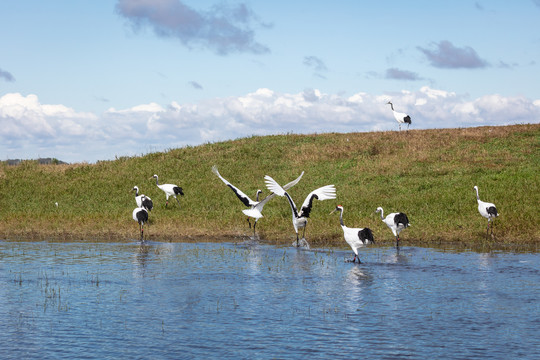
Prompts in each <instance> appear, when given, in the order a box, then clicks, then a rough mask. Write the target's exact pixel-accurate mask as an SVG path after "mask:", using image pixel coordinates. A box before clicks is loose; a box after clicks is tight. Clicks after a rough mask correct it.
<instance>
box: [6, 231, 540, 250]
mask: <svg viewBox="0 0 540 360" xmlns="http://www.w3.org/2000/svg"><path fill="white" fill-rule="evenodd" d="M0 234H1V235H0V241H3V242H51V243H57V242H65V243H89V242H96V243H131V242H140V239H139V238H138V237H137V236H133V235H137V234H136V233H135V232H130V233H129V234H126V233H123V232H113V231H109V232H94V233H92V232H86V233H81V232H78V233H75V232H66V231H64V232H62V233H51V232H38V231H28V232H2V233H0ZM265 235H269V236H265ZM289 237H290V238H287V239H285V240H284V239H279V238H277V237H276V236H273V235H272V234H263V235H262V236H261V235H260V234H257V238H256V239H254V238H253V235H248V234H247V233H244V234H241V233H236V234H233V233H222V234H208V233H205V234H195V233H191V234H186V233H182V234H180V233H178V234H173V235H171V234H167V235H165V234H160V233H157V234H151V235H149V236H145V241H147V242H161V243H235V244H236V243H243V242H246V241H255V242H256V243H261V244H266V245H272V246H278V247H288V246H291V247H292V245H291V244H292V242H293V241H294V240H295V239H294V238H293V237H292V236H289ZM307 241H308V243H309V244H310V249H311V250H315V249H319V250H322V249H340V250H347V249H348V250H350V247H349V246H348V244H347V243H346V242H345V240H344V239H343V238H336V237H332V238H328V237H324V236H312V237H309V238H308V239H307ZM401 245H402V246H401V248H407V247H421V248H433V249H439V250H443V251H458V252H462V251H473V252H480V253H491V252H499V251H502V252H511V253H538V252H540V246H539V243H538V241H536V240H534V239H532V240H531V241H528V242H523V241H520V242H512V241H500V240H498V239H496V238H495V239H473V238H471V239H469V240H459V241H458V240H452V239H442V238H439V239H432V240H418V239H408V238H405V237H402V238H401ZM372 247H375V248H388V247H394V241H393V239H386V238H385V239H381V240H378V241H377V242H376V243H375V244H373V245H369V246H368V247H366V248H372Z"/></svg>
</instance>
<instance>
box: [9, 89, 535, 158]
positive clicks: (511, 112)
mask: <svg viewBox="0 0 540 360" xmlns="http://www.w3.org/2000/svg"><path fill="white" fill-rule="evenodd" d="M388 100H392V102H393V103H394V106H395V109H396V110H397V111H401V112H406V113H408V114H409V115H410V116H411V118H412V125H411V128H412V129H425V128H437V127H467V126H477V125H505V124H515V123H539V122H540V100H530V99H527V98H524V97H504V96H502V95H497V94H493V95H486V96H483V97H480V98H477V99H472V100H471V99H468V98H467V97H466V96H465V95H458V94H456V93H453V92H448V91H444V90H438V89H432V88H430V87H427V86H424V87H421V88H420V89H419V90H418V91H415V92H413V91H401V92H399V93H393V94H377V95H373V94H368V93H365V92H359V93H357V94H353V95H350V96H347V97H345V96H339V95H335V94H326V93H324V92H322V91H320V90H318V89H308V90H304V91H303V92H300V93H293V94H290V93H279V92H276V91H273V90H271V89H265V88H262V89H258V90H257V91H255V92H252V93H248V94H246V95H244V96H240V97H226V98H214V99H208V100H205V101H201V102H199V103H196V104H190V103H185V104H179V103H178V102H174V101H173V102H171V103H170V104H168V105H166V106H162V105H159V104H156V103H149V104H141V105H137V106H133V107H131V108H128V109H121V110H116V109H114V108H111V109H109V110H108V111H106V112H104V113H103V114H100V115H95V114H89V113H80V112H76V111H75V110H73V109H71V108H68V107H66V106H63V105H47V104H41V103H40V102H39V100H38V98H37V96H35V95H28V96H26V97H25V96H22V95H21V94H6V95H4V96H3V97H1V98H0V124H1V126H0V140H1V141H2V145H0V150H1V152H0V156H2V157H4V158H13V157H16V158H28V157H30V158H31V157H37V155H38V154H37V153H35V152H38V151H39V155H41V156H52V157H56V158H59V159H61V160H64V161H69V162H74V161H96V160H100V159H101V160H103V159H111V158H114V157H115V156H116V155H140V154H142V153H146V152H149V151H156V150H165V149H170V148H174V147H179V146H184V145H188V144H189V145H196V144H201V143H205V142H209V141H221V140H227V139H235V138H238V137H245V136H251V135H267V134H284V133H288V132H294V133H322V132H354V131H376V130H396V129H397V123H396V122H395V120H394V118H393V116H392V112H391V110H390V107H389V105H387V104H386V103H387V101H388ZM33 143H37V145H31V144H33ZM29 144H30V146H29ZM60 150H61V151H62V152H61V153H57V152H55V153H52V154H51V153H50V152H53V151H60ZM32 151H34V153H33V152H32ZM92 151H93V152H92Z"/></svg>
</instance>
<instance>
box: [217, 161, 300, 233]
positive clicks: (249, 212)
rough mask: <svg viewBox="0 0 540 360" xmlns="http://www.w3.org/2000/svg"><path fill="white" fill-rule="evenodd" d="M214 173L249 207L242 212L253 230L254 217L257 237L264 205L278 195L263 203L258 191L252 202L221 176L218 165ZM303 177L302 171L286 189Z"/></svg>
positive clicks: (269, 196)
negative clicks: (258, 224) (251, 219)
mask: <svg viewBox="0 0 540 360" xmlns="http://www.w3.org/2000/svg"><path fill="white" fill-rule="evenodd" d="M212 172H213V173H214V174H215V175H216V176H217V177H218V178H220V179H221V181H223V182H224V183H225V185H227V186H228V187H229V188H230V189H231V190H232V191H233V192H234V193H235V195H236V196H237V197H238V199H240V201H241V202H242V203H243V204H244V205H245V206H248V207H249V209H244V210H242V212H243V213H244V214H245V215H246V216H247V217H248V218H247V221H248V224H249V227H250V228H251V222H250V221H249V218H250V217H252V218H254V219H255V223H254V224H253V236H255V226H257V221H259V219H260V218H262V217H263V215H262V210H263V207H264V205H266V203H267V202H268V201H270V199H272V198H273V197H274V196H276V194H274V193H272V194H270V195H268V196H266V197H265V198H264V199H262V200H261V201H259V194H260V193H261V192H262V191H261V190H257V194H256V197H257V200H256V201H253V200H251V198H250V197H249V196H247V195H246V194H245V193H244V192H242V190H240V189H239V188H237V187H236V186H234V185H233V184H231V183H230V182H228V181H227V180H226V179H225V178H224V177H223V176H221V174H220V173H219V171H218V168H217V166H216V165H214V166H213V167H212ZM302 176H304V172H303V171H302V173H301V174H300V176H299V177H297V178H296V179H294V180H293V181H291V182H290V183H288V184H287V185H285V186H284V187H285V188H286V189H290V188H292V187H293V186H294V185H296V184H297V183H298V182H299V181H300V179H301V178H302Z"/></svg>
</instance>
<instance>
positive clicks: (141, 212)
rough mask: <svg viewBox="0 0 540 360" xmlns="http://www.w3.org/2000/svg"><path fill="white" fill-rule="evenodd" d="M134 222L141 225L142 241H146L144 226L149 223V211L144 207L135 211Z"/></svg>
mask: <svg viewBox="0 0 540 360" xmlns="http://www.w3.org/2000/svg"><path fill="white" fill-rule="evenodd" d="M133 220H135V221H136V222H138V223H139V230H140V232H141V241H144V224H145V223H147V222H148V211H146V209H145V208H142V207H137V208H135V209H133Z"/></svg>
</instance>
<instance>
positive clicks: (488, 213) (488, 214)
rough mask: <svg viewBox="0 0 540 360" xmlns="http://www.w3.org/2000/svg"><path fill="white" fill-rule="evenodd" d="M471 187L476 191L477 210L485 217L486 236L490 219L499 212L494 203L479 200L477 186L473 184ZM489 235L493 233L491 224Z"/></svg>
mask: <svg viewBox="0 0 540 360" xmlns="http://www.w3.org/2000/svg"><path fill="white" fill-rule="evenodd" d="M473 189H474V190H475V191H476V201H477V202H478V212H479V213H480V215H482V216H483V217H485V218H486V219H487V221H488V225H487V229H486V237H487V236H488V233H489V228H490V226H489V225H490V223H491V220H492V219H494V218H496V217H497V216H499V213H498V212H497V208H496V207H495V204H492V203H488V202H484V201H482V200H480V197H479V196H478V186H476V185H475V186H474V187H473ZM491 235H493V226H491Z"/></svg>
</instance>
